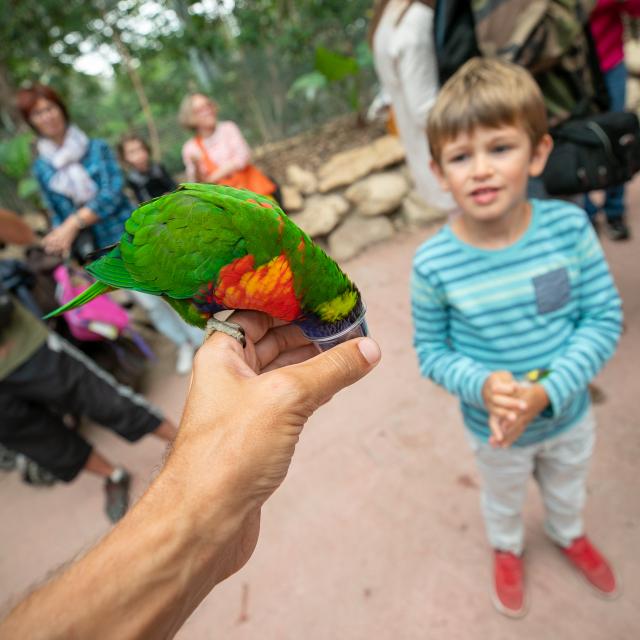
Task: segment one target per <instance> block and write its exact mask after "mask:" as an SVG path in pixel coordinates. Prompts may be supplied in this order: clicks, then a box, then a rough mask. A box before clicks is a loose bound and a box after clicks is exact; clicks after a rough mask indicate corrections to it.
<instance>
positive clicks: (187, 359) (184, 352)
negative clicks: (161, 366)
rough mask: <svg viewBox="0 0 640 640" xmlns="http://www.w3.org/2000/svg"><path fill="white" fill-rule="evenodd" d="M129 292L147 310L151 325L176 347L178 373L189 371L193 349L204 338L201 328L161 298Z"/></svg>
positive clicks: (183, 373)
mask: <svg viewBox="0 0 640 640" xmlns="http://www.w3.org/2000/svg"><path fill="white" fill-rule="evenodd" d="M131 293H132V295H133V297H134V299H135V300H136V302H137V303H138V304H140V306H141V307H142V308H143V309H144V310H145V311H146V312H147V315H148V316H149V319H150V320H151V322H152V323H153V326H154V327H155V328H156V329H157V330H158V331H159V332H160V333H162V334H163V335H164V336H165V337H167V338H169V340H171V342H173V343H174V344H175V345H176V347H178V353H177V357H176V372H177V373H178V374H180V375H185V374H187V373H189V372H190V371H191V366H192V364H193V354H194V351H195V349H196V348H197V347H199V346H200V345H201V344H202V341H203V340H204V332H203V331H202V329H199V328H198V327H192V326H191V325H189V324H187V323H186V322H185V321H184V320H183V319H182V318H181V317H180V316H179V315H178V314H177V313H176V312H175V311H174V310H173V309H172V308H171V307H170V306H169V305H168V304H167V303H166V302H165V301H164V300H163V299H162V298H160V297H158V296H154V295H150V294H148V293H140V292H138V291H132V292H131Z"/></svg>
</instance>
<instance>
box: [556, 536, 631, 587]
mask: <svg viewBox="0 0 640 640" xmlns="http://www.w3.org/2000/svg"><path fill="white" fill-rule="evenodd" d="M562 553H564V555H565V556H566V557H567V558H568V559H569V562H571V564H572V565H573V566H574V567H575V568H576V569H578V571H579V572H580V574H581V575H582V576H583V577H584V578H585V580H586V581H587V582H588V584H589V585H590V586H591V587H593V588H594V589H595V590H596V592H597V593H598V594H599V595H601V596H604V597H605V598H609V599H613V598H616V597H617V596H618V595H619V593H620V592H619V590H618V581H617V580H616V576H615V574H614V573H613V569H612V568H611V566H610V565H609V563H608V562H607V559H606V558H605V557H604V556H603V555H602V554H601V553H600V552H599V551H598V549H596V548H595V547H594V546H593V544H591V541H590V540H589V538H587V536H581V537H580V538H576V539H575V540H574V541H573V542H572V543H571V544H570V545H569V546H568V547H566V548H562Z"/></svg>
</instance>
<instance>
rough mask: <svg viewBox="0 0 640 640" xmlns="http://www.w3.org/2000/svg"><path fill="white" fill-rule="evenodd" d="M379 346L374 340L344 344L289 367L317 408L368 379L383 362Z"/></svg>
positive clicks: (361, 339) (352, 341)
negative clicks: (340, 392)
mask: <svg viewBox="0 0 640 640" xmlns="http://www.w3.org/2000/svg"><path fill="white" fill-rule="evenodd" d="M381 356H382V354H381V352H380V347H379V346H378V344H377V343H376V342H374V341H373V340H372V339H371V338H360V339H356V340H349V341H347V342H343V343H342V344H339V345H338V346H336V347H333V348H332V349H329V350H328V351H324V352H323V353H320V354H318V355H317V356H315V357H313V358H311V359H310V360H307V361H306V362H302V363H300V364H297V365H293V366H292V367H290V370H291V371H292V372H294V373H295V375H296V376H297V377H298V378H299V380H300V382H302V385H303V387H304V389H305V392H306V394H307V397H308V399H309V400H310V401H311V402H313V403H314V404H315V405H316V406H320V405H321V404H323V403H324V402H326V401H327V400H328V399H329V398H331V396H333V395H334V394H336V393H338V391H341V390H342V389H344V388H345V387H348V386H349V385H352V384H353V383H354V382H357V381H358V380H360V378H363V377H364V376H366V375H367V374H368V373H369V372H370V371H371V370H373V368H374V367H375V366H376V365H377V364H378V362H380V358H381Z"/></svg>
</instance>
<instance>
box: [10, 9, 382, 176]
mask: <svg viewBox="0 0 640 640" xmlns="http://www.w3.org/2000/svg"><path fill="white" fill-rule="evenodd" d="M4 1H5V3H8V4H9V7H8V8H5V10H4V11H3V12H2V13H3V20H2V22H1V23H0V38H2V40H0V41H1V42H2V43H3V45H2V47H0V137H1V138H6V137H9V136H12V135H14V133H15V130H16V128H17V127H18V126H19V119H16V116H15V113H11V110H10V109H8V108H7V105H8V104H9V103H10V102H11V99H12V98H11V95H2V91H3V89H2V87H3V86H6V87H9V91H15V88H16V87H18V86H20V85H21V84H22V83H24V82H30V81H34V80H39V81H43V82H46V83H49V84H51V85H52V86H53V87H54V88H55V89H56V90H58V91H59V93H60V94H61V95H62V96H63V98H64V99H65V101H66V102H67V106H68V108H69V111H70V114H71V116H72V119H73V120H74V122H76V123H77V124H78V125H79V126H80V127H81V128H83V129H84V130H85V131H86V132H87V133H88V134H89V135H90V136H92V137H102V138H105V139H106V140H107V141H108V142H109V143H111V144H115V143H116V142H117V140H118V138H119V137H120V135H122V134H123V133H124V132H127V131H135V132H136V133H139V134H142V135H144V136H146V135H147V123H146V121H145V118H144V116H143V112H142V109H141V107H140V104H139V101H138V98H137V96H136V93H135V91H134V88H133V86H132V83H131V79H130V77H129V75H128V73H127V69H126V67H125V65H124V64H123V62H122V60H120V59H119V57H118V53H117V49H116V46H115V43H114V28H117V30H118V32H119V33H120V34H121V37H122V41H123V43H124V45H125V46H126V47H127V49H128V51H129V53H130V55H131V58H132V59H133V61H134V64H135V65H136V66H137V69H138V71H139V73H140V76H141V78H142V82H143V85H144V90H145V92H146V94H147V97H148V100H149V103H150V104H151V110H152V113H153V118H154V120H155V123H156V126H157V128H158V131H159V133H160V139H161V147H162V153H163V158H164V159H165V163H166V164H167V165H168V168H169V169H170V170H171V171H173V172H177V171H180V170H181V169H182V162H181V157H180V149H181V146H182V144H183V142H184V141H185V140H186V139H187V137H189V135H190V133H189V132H186V131H182V130H180V128H179V127H178V126H177V111H178V107H179V104H180V101H181V100H182V98H183V96H184V95H186V94H187V93H189V92H192V91H202V92H205V93H207V94H208V95H211V96H212V97H214V98H215V99H216V100H217V102H218V103H219V105H220V116H221V118H223V119H231V120H234V121H235V122H237V123H238V125H239V126H240V128H241V129H242V131H243V133H244V134H245V135H246V137H247V138H248V140H249V142H250V143H251V144H259V143H262V142H266V141H271V140H276V139H278V138H281V137H284V136H287V135H293V134H296V133H299V132H300V131H304V130H305V129H308V128H309V127H311V126H313V125H315V124H319V123H321V122H323V121H326V120H328V119H329V118H331V117H333V116H336V115H340V114H342V113H344V112H345V111H347V110H348V109H351V110H358V109H360V105H362V104H363V102H364V101H365V100H367V99H368V97H370V96H371V95H372V94H373V89H374V83H375V78H374V74H373V71H372V66H371V62H370V54H369V53H368V50H367V47H366V42H365V40H366V29H367V19H366V15H367V11H368V10H369V9H370V5H371V0H350V1H349V2H344V0H322V1H321V0H235V1H234V2H223V1H222V0H219V1H218V2H217V3H209V2H208V3H202V2H200V1H199V0H154V2H148V1H145V0H119V1H118V2H117V3H116V2H114V1H113V0H65V2H63V3H60V2H57V1H54V0H4ZM363 52H364V53H363ZM87 53H94V54H96V53H100V54H101V55H103V57H105V56H106V57H107V58H109V60H111V63H112V69H113V75H112V76H110V77H107V76H96V75H88V74H87V73H84V72H81V71H80V70H79V67H78V61H79V60H81V59H82V56H83V55H84V54H87ZM367 55H369V59H368V60H367ZM85 64H86V59H85ZM82 68H83V69H84V68H85V67H82ZM306 74H309V75H308V77H307V79H302V78H304V76H305V75H306ZM3 81H4V83H3Z"/></svg>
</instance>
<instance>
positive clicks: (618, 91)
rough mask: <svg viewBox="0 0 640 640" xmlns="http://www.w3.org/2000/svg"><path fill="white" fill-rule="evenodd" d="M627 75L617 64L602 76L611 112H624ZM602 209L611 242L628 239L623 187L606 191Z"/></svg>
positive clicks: (624, 68) (621, 65)
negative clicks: (609, 100)
mask: <svg viewBox="0 0 640 640" xmlns="http://www.w3.org/2000/svg"><path fill="white" fill-rule="evenodd" d="M627 75H628V74H627V68H626V67H625V64H624V62H621V63H620V64H617V65H616V66H615V67H613V69H610V70H609V71H607V72H606V73H605V74H604V80H605V83H606V85H607V90H608V92H609V97H610V99H611V105H610V109H611V111H624V108H625V104H626V99H627ZM603 209H604V213H605V215H606V218H607V233H608V235H609V236H610V237H611V238H612V239H613V240H624V239H626V238H628V237H629V230H628V228H627V226H626V223H625V221H624V185H619V186H617V187H611V188H610V189H607V193H606V199H605V202H604V206H603Z"/></svg>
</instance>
